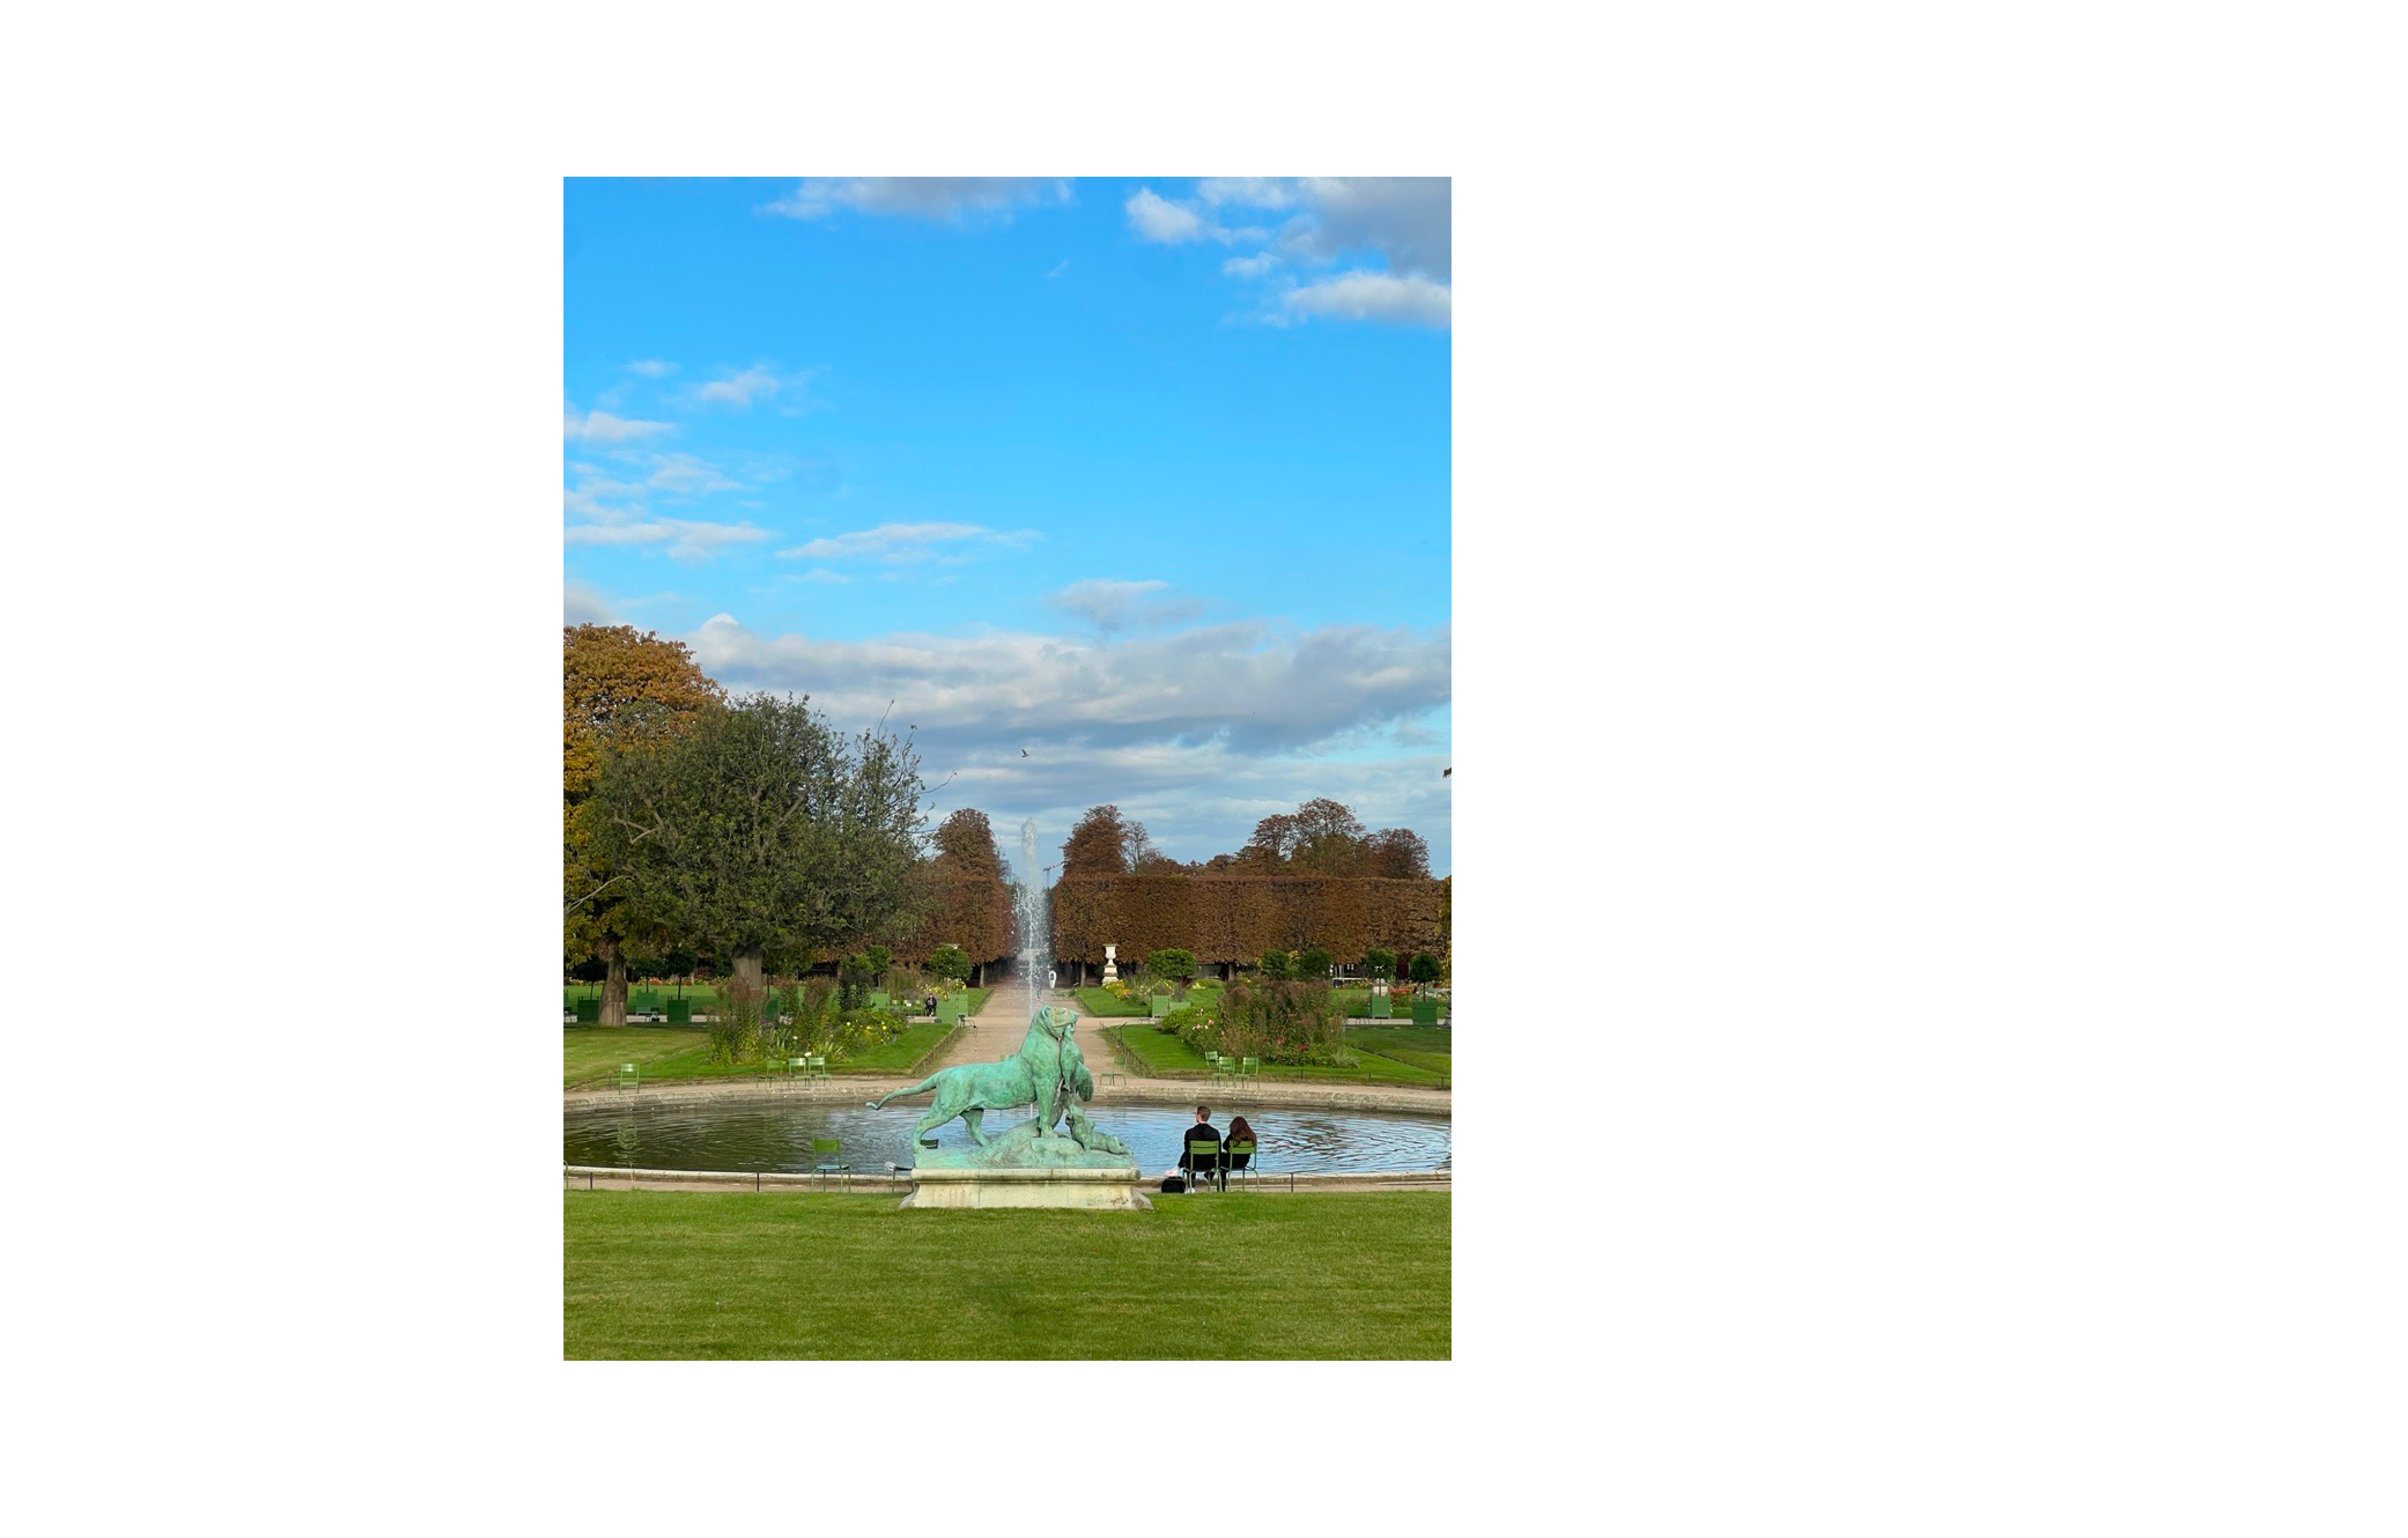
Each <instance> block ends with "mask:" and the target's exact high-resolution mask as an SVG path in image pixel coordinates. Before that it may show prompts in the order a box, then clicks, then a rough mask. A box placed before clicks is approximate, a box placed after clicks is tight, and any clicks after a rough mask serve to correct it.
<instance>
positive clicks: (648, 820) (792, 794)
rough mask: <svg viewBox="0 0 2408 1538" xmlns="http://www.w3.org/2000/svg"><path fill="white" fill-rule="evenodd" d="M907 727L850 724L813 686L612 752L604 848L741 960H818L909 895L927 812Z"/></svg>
mask: <svg viewBox="0 0 2408 1538" xmlns="http://www.w3.org/2000/svg"><path fill="white" fill-rule="evenodd" d="M921 788H922V785H921V779H920V773H919V759H918V755H917V754H916V753H914V752H913V750H912V749H911V747H910V744H909V743H908V742H907V741H901V740H896V739H894V738H892V737H888V736H885V735H882V734H881V733H877V732H868V731H865V732H863V733H861V734H860V735H859V736H858V737H856V738H853V739H851V740H847V739H844V738H841V737H839V735H838V734H837V732H836V731H835V730H834V728H833V727H831V726H829V725H828V723H827V720H826V718H825V717H824V716H823V715H821V714H820V713H819V712H816V711H813V710H812V709H811V708H810V701H809V700H808V698H796V697H791V696H775V695H756V696H753V697H751V698H749V699H746V700H743V701H742V702H740V703H738V704H734V705H731V706H729V707H727V708H726V709H724V710H722V711H719V712H714V713H713V714H711V715H709V716H706V717H703V718H701V719H699V720H698V721H696V722H695V725H694V726H693V728H692V729H690V730H688V731H687V732H685V733H683V734H681V735H680V736H678V737H677V738H675V739H673V740H670V741H668V742H667V743H666V744H664V745H663V746H661V747H660V748H659V749H658V751H655V752H651V753H618V752H613V753H610V754H609V755H607V756H606V758H605V760H604V764H603V769H602V773H601V775H600V776H599V778H598V780H597V781H596V783H595V791H594V797H593V799H594V803H595V809H596V812H597V813H598V815H596V817H595V819H594V823H595V828H594V836H595V846H596V848H597V850H598V851H599V852H600V853H601V854H602V855H604V856H605V857H606V858H608V859H609V861H610V862H611V863H612V864H613V865H614V866H615V867H617V868H619V869H621V870H624V871H625V872H626V875H627V884H628V886H629V888H630V891H629V896H628V900H629V902H630V903H631V904H632V905H634V906H635V907H637V908H638V910H639V911H641V912H642V913H645V914H646V916H647V917H649V918H651V919H652V920H654V921H656V922H658V923H660V924H661V925H663V926H664V927H667V928H669V929H671V930H673V931H675V932H676V933H678V934H680V935H681V936H685V937H688V938H689V939H690V940H692V941H694V942H695V943H697V944H701V945H706V946H710V947H712V948H715V949H718V950H723V951H724V952H726V953H728V955H729V956H731V957H732V958H733V959H734V962H735V969H736V974H737V980H738V984H739V985H744V984H750V985H758V984H759V982H760V977H761V967H762V962H763V958H764V957H765V956H775V957H778V958H780V959H781V961H784V962H791V963H796V964H803V963H808V962H809V961H810V960H812V959H815V958H816V957H817V956H820V955H822V954H824V953H826V952H828V951H830V950H832V949H834V948H835V947H838V946H839V945H842V944H844V943H846V942H848V941H852V940H853V939H854V938H855V937H858V936H861V935H865V934H869V933H873V932H876V931H878V930H880V929H882V928H883V927H891V926H892V925H893V924H894V923H895V921H896V919H897V918H898V916H900V915H901V914H902V913H904V912H905V910H906V909H907V907H908V905H909V898H910V884H911V876H912V871H913V868H914V864H915V862H916V859H917V856H918V853H919V842H920V830H921V824H922V821H923V819H922V814H921V811H920V792H921Z"/></svg>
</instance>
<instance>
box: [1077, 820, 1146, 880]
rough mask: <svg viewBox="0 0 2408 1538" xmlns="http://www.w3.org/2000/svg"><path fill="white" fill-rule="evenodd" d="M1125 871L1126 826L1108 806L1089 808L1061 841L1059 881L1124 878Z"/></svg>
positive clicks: (1126, 856) (1127, 838)
mask: <svg viewBox="0 0 2408 1538" xmlns="http://www.w3.org/2000/svg"><path fill="white" fill-rule="evenodd" d="M1140 831H1142V829H1141V828H1140ZM1128 868H1129V824H1128V822H1127V821H1126V820H1125V818H1123V817H1122V816H1121V809H1120V808H1119V807H1116V806H1110V805H1106V806H1097V807H1089V808H1088V809H1087V814H1086V815H1085V816H1083V817H1082V818H1080V819H1079V821H1078V824H1077V826H1074V827H1072V828H1071V829H1070V837H1069V838H1068V840H1066V841H1064V842H1063V845H1062V879H1063V880H1065V881H1070V880H1073V879H1075V878H1078V877H1081V876H1125V875H1126V874H1128Z"/></svg>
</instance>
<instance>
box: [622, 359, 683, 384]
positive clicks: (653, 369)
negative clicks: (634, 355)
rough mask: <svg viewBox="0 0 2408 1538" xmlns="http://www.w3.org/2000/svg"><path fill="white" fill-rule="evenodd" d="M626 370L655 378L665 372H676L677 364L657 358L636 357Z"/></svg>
mask: <svg viewBox="0 0 2408 1538" xmlns="http://www.w3.org/2000/svg"><path fill="white" fill-rule="evenodd" d="M627 371H628V372H629V373H631V374H641V375H643V376H644V377H645V378H646V379H652V380H656V379H659V378H661V377H662V376H663V375H665V374H674V373H676V372H677V365H676V364H673V363H667V362H664V361H663V360H662V359H659V358H638V359H637V360H636V361H635V362H633V363H631V364H629V365H628V366H627Z"/></svg>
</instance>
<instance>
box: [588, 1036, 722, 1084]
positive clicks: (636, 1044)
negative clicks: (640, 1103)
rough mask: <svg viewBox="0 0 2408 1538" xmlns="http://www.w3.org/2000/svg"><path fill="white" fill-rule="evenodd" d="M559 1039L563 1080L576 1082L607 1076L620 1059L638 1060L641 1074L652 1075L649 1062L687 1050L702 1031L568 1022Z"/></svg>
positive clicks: (693, 1044) (691, 1047)
mask: <svg viewBox="0 0 2408 1538" xmlns="http://www.w3.org/2000/svg"><path fill="white" fill-rule="evenodd" d="M561 1039H562V1042H563V1043H564V1045H563V1066H564V1068H565V1069H566V1078H565V1079H564V1080H563V1082H564V1083H566V1084H576V1083H578V1082H580V1081H581V1080H584V1079H595V1078H608V1077H609V1076H610V1075H612V1074H615V1073H617V1072H618V1071H619V1065H620V1064H621V1063H638V1064H641V1065H643V1069H642V1071H643V1073H644V1075H645V1076H646V1077H647V1078H649V1077H652V1074H653V1069H652V1064H653V1063H656V1062H659V1061H661V1060H663V1059H664V1058H667V1057H671V1056H678V1055H680V1054H681V1053H685V1052H688V1051H691V1050H692V1049H693V1048H694V1047H695V1044H696V1043H698V1042H701V1040H702V1032H701V1031H699V1030H689V1029H687V1028H685V1027H683V1026H679V1027H676V1028H670V1027H667V1026H628V1027H625V1028H623V1029H617V1030H605V1029H603V1028H601V1027H599V1026H568V1027H565V1028H563V1029H562V1031H561Z"/></svg>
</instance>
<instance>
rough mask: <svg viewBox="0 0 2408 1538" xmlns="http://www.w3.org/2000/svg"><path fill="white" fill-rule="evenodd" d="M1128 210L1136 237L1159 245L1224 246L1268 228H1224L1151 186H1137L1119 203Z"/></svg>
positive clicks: (1255, 237)
mask: <svg viewBox="0 0 2408 1538" xmlns="http://www.w3.org/2000/svg"><path fill="white" fill-rule="evenodd" d="M1121 207H1122V208H1124V209H1125V210H1126V211H1127V213H1128V222H1129V228H1131V229H1133V230H1135V231H1136V232H1137V233H1138V236H1139V237H1140V239H1145V240H1152V241H1154V242H1156V243H1158V244H1161V245H1166V246H1176V245H1179V244H1182V243H1183V242H1185V241H1189V240H1218V241H1220V242H1221V243H1222V244H1223V245H1225V246H1226V245H1228V244H1230V243H1231V242H1233V241H1239V240H1263V239H1268V238H1269V236H1270V232H1269V230H1257V229H1251V228H1249V229H1225V228H1223V227H1222V225H1221V224H1220V223H1217V222H1216V221H1214V220H1211V219H1208V218H1206V217H1205V216H1204V215H1203V214H1200V213H1198V212H1197V211H1196V208H1195V207H1194V206H1193V205H1191V204H1185V203H1173V202H1171V201H1170V200H1169V199H1168V198H1166V197H1160V196H1157V195H1155V194H1154V189H1153V188H1151V187H1140V188H1139V189H1138V190H1137V193H1136V194H1135V195H1134V196H1132V197H1131V198H1130V199H1129V200H1128V201H1127V202H1126V203H1124V204H1122V205H1121Z"/></svg>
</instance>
